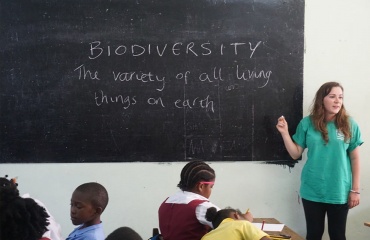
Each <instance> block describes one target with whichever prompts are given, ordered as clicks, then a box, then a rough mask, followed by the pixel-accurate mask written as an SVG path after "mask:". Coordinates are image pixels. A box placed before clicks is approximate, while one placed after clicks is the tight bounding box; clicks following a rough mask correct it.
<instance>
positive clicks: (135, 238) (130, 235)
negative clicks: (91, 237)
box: [105, 227, 143, 240]
mask: <svg viewBox="0 0 370 240" xmlns="http://www.w3.org/2000/svg"><path fill="white" fill-rule="evenodd" d="M105 240H143V239H142V238H141V237H140V235H139V234H138V233H137V232H135V231H134V230H133V229H132V228H129V227H120V228H117V229H116V230H114V231H113V232H111V233H110V234H109V235H108V237H107V238H106V239H105Z"/></svg>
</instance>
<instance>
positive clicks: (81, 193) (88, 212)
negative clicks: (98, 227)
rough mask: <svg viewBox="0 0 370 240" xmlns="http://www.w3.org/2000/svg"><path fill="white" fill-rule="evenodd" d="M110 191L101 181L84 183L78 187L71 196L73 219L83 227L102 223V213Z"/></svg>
mask: <svg viewBox="0 0 370 240" xmlns="http://www.w3.org/2000/svg"><path fill="white" fill-rule="evenodd" d="M108 200H109V198H108V192H107V190H106V189H105V188H104V187H103V186H102V185H101V184H99V183H95V182H90V183H84V184H82V185H80V186H78V187H77V188H76V190H75V191H74V192H73V194H72V198H71V220H72V223H73V224H74V225H80V224H83V227H88V226H91V225H95V224H99V223H100V215H101V214H102V213H103V211H104V209H105V207H106V206H107V204H108Z"/></svg>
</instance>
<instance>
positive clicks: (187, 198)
mask: <svg viewBox="0 0 370 240" xmlns="http://www.w3.org/2000/svg"><path fill="white" fill-rule="evenodd" d="M193 200H205V201H206V202H203V203H201V204H199V205H198V206H197V208H196V209H195V215H196V217H197V219H198V221H199V222H200V223H201V224H204V225H208V226H210V227H211V228H213V225H212V223H211V222H209V221H207V220H206V212H207V209H208V208H210V207H215V208H216V209H217V211H218V210H220V208H219V207H217V206H216V205H214V204H213V203H211V202H209V200H208V198H205V197H203V196H202V195H199V194H197V193H193V192H187V191H179V192H177V193H175V194H174V195H172V196H170V197H169V198H168V199H167V200H166V203H176V204H188V203H189V202H191V201H193Z"/></svg>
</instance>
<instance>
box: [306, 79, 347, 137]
mask: <svg viewBox="0 0 370 240" xmlns="http://www.w3.org/2000/svg"><path fill="white" fill-rule="evenodd" d="M333 87H340V88H341V89H342V91H344V90H343V87H342V85H340V84H339V83H337V82H327V83H324V84H323V85H322V86H321V87H320V88H319V90H317V92H316V95H315V98H314V100H313V102H312V106H311V114H310V116H311V119H312V121H313V124H314V126H315V128H316V130H318V131H320V132H321V135H322V138H323V139H324V141H325V142H326V143H328V142H329V136H328V130H327V128H326V123H327V122H326V121H325V108H324V104H323V101H324V98H325V97H326V96H327V95H328V94H329V93H330V91H331V89H332V88H333ZM334 121H335V126H336V127H337V128H338V129H339V130H340V131H341V132H342V133H343V135H344V140H345V141H348V140H349V139H350V138H351V130H350V124H349V116H348V114H347V111H346V109H345V107H344V104H343V103H342V107H341V109H340V110H339V112H338V113H337V114H336V116H335V120H334Z"/></svg>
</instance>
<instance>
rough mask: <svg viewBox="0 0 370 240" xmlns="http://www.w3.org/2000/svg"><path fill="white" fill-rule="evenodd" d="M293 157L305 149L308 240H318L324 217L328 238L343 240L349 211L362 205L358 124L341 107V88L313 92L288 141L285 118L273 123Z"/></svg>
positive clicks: (332, 85) (332, 84) (303, 188)
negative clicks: (326, 223) (311, 100)
mask: <svg viewBox="0 0 370 240" xmlns="http://www.w3.org/2000/svg"><path fill="white" fill-rule="evenodd" d="M276 127H277V129H278V131H279V132H280V134H281V136H282V138H283V140H284V144H285V147H286V149H287V151H288V152H289V154H290V156H291V157H292V158H293V159H298V158H299V157H300V156H301V155H302V153H303V151H304V149H305V148H307V161H306V164H305V165H304V167H303V170H302V175H301V187H300V195H301V197H302V202H303V208H304V212H305V218H306V226H307V237H306V238H307V239H308V240H320V239H321V238H322V235H323V233H324V227H325V215H327V217H328V232H329V236H330V239H335V240H345V239H346V236H345V231H346V222H347V215H348V209H349V208H353V207H356V206H357V205H358V204H359V203H360V192H359V191H360V153H359V146H360V145H361V144H362V143H363V141H362V139H361V132H360V130H359V127H358V125H357V123H356V122H355V121H354V120H353V119H352V118H351V117H349V116H348V114H347V112H346V109H345V108H344V105H343V87H342V86H341V85H340V84H339V83H337V82H327V83H325V84H323V85H322V86H321V87H320V88H319V90H318V91H317V92H316V96H315V99H314V101H313V104H312V108H311V112H310V115H309V116H307V117H305V118H303V119H302V120H301V121H300V123H299V124H298V126H297V129H296V132H295V134H294V135H293V136H292V138H291V137H290V134H289V131H288V123H287V121H286V120H285V118H284V117H280V118H279V119H278V123H277V125H276Z"/></svg>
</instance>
